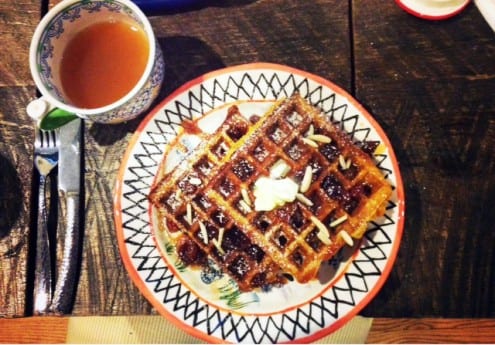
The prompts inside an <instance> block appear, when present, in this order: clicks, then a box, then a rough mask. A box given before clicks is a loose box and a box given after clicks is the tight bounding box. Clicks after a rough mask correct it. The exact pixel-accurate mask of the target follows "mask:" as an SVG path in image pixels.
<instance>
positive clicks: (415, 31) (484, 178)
mask: <svg viewBox="0 0 495 345" xmlns="http://www.w3.org/2000/svg"><path fill="white" fill-rule="evenodd" d="M474 22H477V23H480V25H476V26H473V23H474ZM353 23H354V29H353V32H354V42H355V48H354V56H355V85H356V97H357V98H358V99H359V100H360V101H361V102H362V103H363V104H364V105H365V106H366V107H367V108H368V109H369V110H370V111H371V113H372V114H373V115H374V116H375V118H376V119H377V120H378V122H379V123H380V124H381V125H382V126H383V127H384V129H385V131H386V133H387V134H388V135H389V137H390V139H391V141H392V145H393V147H394V148H395V150H396V154H397V156H398V160H399V164H400V167H401V172H402V174H403V179H404V182H405V189H406V226H405V233H404V239H403V241H402V244H401V249H400V252H399V255H398V258H397V262H396V264H395V266H394V270H393V271H392V274H391V277H390V279H389V280H388V281H387V283H386V284H385V287H384V288H383V289H382V290H381V292H380V293H379V295H378V296H377V298H375V299H374V300H373V302H372V303H371V304H370V305H369V306H368V307H367V308H366V310H365V311H364V314H365V315H373V316H384V317H385V316H395V317H401V316H402V317H422V316H429V315H430V316H432V315H434V316H441V317H493V316H495V314H494V313H495V308H494V307H495V304H494V303H495V289H494V284H493V283H494V281H495V265H494V264H495V255H494V251H493V243H494V241H495V231H494V229H495V227H494V220H495V219H494V213H493V205H494V203H495V199H494V196H495V194H494V191H495V184H494V179H493V178H492V177H491V176H494V174H495V163H494V162H495V151H494V150H493V146H494V145H495V136H494V134H495V99H494V98H493V97H492V96H491V95H490V94H489V93H487V92H486V91H485V90H487V89H488V88H493V86H494V82H495V64H493V63H491V62H489V61H488V60H486V57H487V56H491V57H494V56H495V45H494V41H493V32H492V31H491V30H490V28H489V27H488V26H487V25H486V24H485V23H483V19H482V18H481V16H480V14H479V13H478V12H477V9H476V8H475V7H474V6H469V7H468V8H467V9H466V11H464V12H463V13H461V14H460V15H459V16H457V17H455V18H452V19H451V20H448V21H444V22H430V21H424V20H420V19H418V18H416V17H413V16H411V15H409V14H407V13H405V12H404V11H402V10H401V9H399V8H398V7H397V6H396V5H395V4H394V3H393V2H387V3H386V4H385V3H383V4H380V5H379V6H376V4H373V3H372V2H355V3H354V14H353Z"/></svg>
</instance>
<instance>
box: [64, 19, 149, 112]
mask: <svg viewBox="0 0 495 345" xmlns="http://www.w3.org/2000/svg"><path fill="white" fill-rule="evenodd" d="M148 55H149V43H148V39H147V38H146V35H145V33H144V31H143V30H142V29H141V28H140V27H138V26H136V25H135V24H132V23H127V22H101V23H96V24H92V25H90V26H89V27H87V28H85V29H83V30H82V31H81V32H79V33H77V34H76V35H75V36H74V38H72V39H71V40H70V41H69V42H68V44H67V47H66V48H65V50H64V53H63V57H62V62H61V64H60V76H61V81H62V88H63V90H64V93H65V95H66V97H67V98H68V101H69V103H70V104H72V105H74V106H77V107H80V108H87V109H93V108H99V107H102V106H105V105H109V104H111V103H113V102H115V101H117V100H119V99H120V98H122V97H123V96H125V95H126V94H127V93H129V91H131V90H132V88H133V87H134V86H135V85H136V84H137V82H138V81H139V79H140V78H141V76H142V75H143V72H144V70H145V67H146V62H147V61H148Z"/></svg>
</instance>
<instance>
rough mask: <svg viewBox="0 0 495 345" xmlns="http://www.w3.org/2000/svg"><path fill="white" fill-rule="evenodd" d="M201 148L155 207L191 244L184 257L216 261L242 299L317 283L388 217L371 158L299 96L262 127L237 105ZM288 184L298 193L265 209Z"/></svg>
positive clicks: (156, 192)
mask: <svg viewBox="0 0 495 345" xmlns="http://www.w3.org/2000/svg"><path fill="white" fill-rule="evenodd" d="M203 139H204V140H203V142H202V143H201V144H200V145H199V146H198V147H197V148H196V149H195V150H194V152H192V153H191V154H190V155H189V157H188V159H187V160H186V162H185V163H184V164H181V165H179V166H178V167H177V168H175V169H174V170H173V171H172V172H170V173H168V174H165V175H164V176H163V177H162V178H161V179H158V180H157V183H156V184H155V185H154V186H153V188H152V191H151V193H150V200H151V202H152V204H153V205H154V206H155V207H156V209H157V211H158V213H159V218H161V219H162V220H163V221H162V222H161V224H164V225H163V226H164V227H165V228H166V229H167V230H168V231H169V232H174V231H176V232H177V233H179V234H181V237H184V235H185V236H187V239H188V240H189V242H188V243H189V245H188V246H183V247H182V248H183V249H184V248H187V249H190V248H191V247H197V248H198V252H199V253H201V254H199V255H197V257H198V258H203V257H204V256H203V254H205V255H206V256H209V257H211V258H212V259H214V260H215V261H216V262H217V264H218V265H219V266H220V267H221V268H222V269H223V270H224V272H226V273H227V274H229V275H230V276H231V277H232V278H234V279H235V280H236V281H237V283H238V284H239V287H240V289H241V290H251V289H253V288H256V287H259V286H263V285H267V284H268V285H271V284H277V283H284V282H285V281H286V280H285V277H286V275H287V274H288V275H290V276H292V277H294V278H295V280H297V281H298V282H300V283H305V282H308V281H310V280H312V279H314V278H315V277H317V274H318V271H319V268H320V266H321V264H322V262H323V261H325V260H328V259H330V258H331V257H333V256H334V255H335V254H336V253H337V252H338V251H339V250H340V248H342V247H343V246H345V245H351V246H352V245H353V244H354V239H360V238H362V236H363V234H364V232H365V231H366V228H367V224H368V222H369V221H371V220H373V219H374V218H376V217H378V216H381V215H383V214H384V212H385V207H386V204H387V201H388V199H389V197H390V195H391V193H392V188H391V186H390V184H389V183H388V182H387V181H386V180H385V178H384V176H383V175H382V173H381V172H380V170H379V169H378V168H377V167H376V166H375V164H374V162H373V160H372V159H371V157H370V156H369V155H368V154H367V153H365V152H364V151H363V150H362V149H361V148H360V147H359V146H357V145H356V144H354V143H353V142H352V141H351V139H350V138H349V137H348V135H347V134H346V133H344V132H342V131H341V130H340V129H338V128H337V127H336V126H335V125H333V124H332V123H330V122H329V121H328V120H327V119H326V118H325V117H324V115H322V114H321V112H320V111H319V110H318V109H317V108H315V107H313V106H311V105H310V104H308V103H307V102H306V101H305V100H304V99H303V98H302V97H301V96H300V95H299V94H294V95H293V96H291V97H290V98H287V99H285V100H282V101H279V102H277V103H276V104H275V105H274V106H273V107H272V108H271V110H270V111H269V112H267V114H265V115H263V116H261V117H259V118H257V119H256V121H250V120H248V119H247V118H246V117H245V116H243V115H242V114H240V112H239V110H238V108H237V107H236V106H232V107H231V108H230V109H229V111H228V115H227V118H226V120H225V122H224V123H223V124H222V125H221V126H220V127H219V128H218V130H217V131H216V132H215V133H213V134H211V135H209V136H205V137H204V138H203ZM262 179H264V181H265V182H266V183H268V185H267V184H266V183H265V185H264V186H263V187H260V185H259V182H260V180H262ZM281 180H283V181H284V182H285V181H290V182H291V184H290V188H287V189H291V190H292V192H293V193H292V194H291V195H283V196H282V198H283V199H284V200H283V201H280V200H279V199H276V198H275V199H276V200H277V202H276V203H275V205H272V206H273V207H271V206H270V202H268V206H267V203H266V200H265V201H264V202H263V200H262V199H263V198H264V195H271V194H273V193H274V191H273V190H276V189H277V187H276V183H278V182H280V181H281ZM270 183H273V188H271V185H270ZM294 185H295V191H294V188H293V187H294ZM272 189H273V190H272ZM278 189H280V188H278ZM282 189H283V191H282V194H286V191H285V189H286V188H285V187H282ZM270 200H273V198H271V199H270V198H268V201H270ZM193 244H194V245H193ZM177 248H178V249H177V250H178V254H179V257H181V253H180V251H181V249H180V246H178V247H177ZM184 251H185V252H189V253H190V252H194V255H193V256H194V257H196V251H195V250H188V251H187V250H185V249H184ZM182 256H184V257H187V255H182ZM190 256H191V255H190ZM186 261H187V259H186Z"/></svg>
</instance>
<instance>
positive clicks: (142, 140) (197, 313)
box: [114, 63, 405, 343]
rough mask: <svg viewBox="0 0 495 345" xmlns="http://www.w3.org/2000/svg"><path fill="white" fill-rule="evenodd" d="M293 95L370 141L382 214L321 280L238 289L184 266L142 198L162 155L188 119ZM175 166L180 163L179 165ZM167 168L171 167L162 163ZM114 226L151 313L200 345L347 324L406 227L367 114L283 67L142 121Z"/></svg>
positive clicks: (221, 73) (379, 281) (197, 83)
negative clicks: (387, 187) (383, 181)
mask: <svg viewBox="0 0 495 345" xmlns="http://www.w3.org/2000/svg"><path fill="white" fill-rule="evenodd" d="M296 91H297V92H299V93H300V94H301V95H302V96H303V97H304V98H306V99H307V100H308V101H309V102H310V103H312V104H313V105H315V106H317V107H319V108H320V109H322V111H323V112H324V113H325V114H327V115H328V117H329V118H330V119H332V121H335V122H338V123H339V124H340V126H341V128H343V129H344V130H345V131H347V132H348V133H349V134H350V135H351V137H352V138H353V139H354V140H356V141H364V140H373V141H375V140H376V141H379V142H380V143H381V145H380V146H379V149H378V150H377V151H376V152H375V161H376V164H377V166H378V167H379V168H380V169H381V170H382V171H383V173H384V175H385V176H386V178H387V179H388V180H389V182H390V183H391V184H392V186H393V189H394V191H393V194H392V197H391V198H390V200H389V201H388V206H387V211H386V214H385V216H384V217H381V218H380V219H376V220H375V221H373V222H371V223H370V224H369V227H368V231H367V232H366V235H365V236H364V238H363V239H362V240H361V241H360V242H359V243H356V245H355V246H354V247H348V248H346V249H345V250H343V251H341V252H340V253H339V255H337V256H336V257H335V258H334V259H332V260H331V261H330V262H328V263H326V264H325V266H324V267H323V268H322V271H321V275H320V279H318V280H315V281H312V282H310V283H307V284H298V283H297V282H291V283H289V284H286V285H284V286H282V287H280V288H278V287H277V288H272V289H269V290H266V291H265V290H261V291H251V292H241V291H239V290H238V288H237V287H236V286H235V284H233V283H232V281H231V280H229V279H228V277H226V276H223V277H219V276H218V275H221V272H215V271H214V270H209V271H207V272H205V271H204V270H199V269H189V268H187V267H184V266H183V265H181V263H180V260H178V259H177V257H176V255H175V251H174V250H171V246H170V243H169V242H168V240H167V237H166V235H164V234H163V232H161V231H159V230H158V227H157V226H156V219H155V212H154V210H153V208H152V207H151V205H150V203H149V202H148V200H147V195H148V194H149V191H150V188H151V186H152V184H153V183H154V181H155V176H156V175H157V173H158V172H159V170H160V169H161V168H162V167H161V165H162V161H163V158H164V155H165V154H167V157H172V158H167V160H169V161H171V162H172V163H171V164H172V165H173V164H175V163H174V160H176V161H180V160H181V159H182V158H181V157H180V156H179V155H177V156H175V155H173V154H172V155H171V154H170V152H171V151H170V147H169V146H170V145H169V144H170V143H172V142H173V141H174V139H175V137H176V135H177V133H179V131H180V124H181V123H182V121H183V120H185V119H189V120H191V119H196V118H201V120H200V121H201V122H204V123H205V124H206V125H207V124H208V123H210V122H214V121H218V119H219V118H221V117H222V116H221V114H222V113H223V112H225V111H226V109H227V108H228V105H230V104H234V103H235V104H236V105H238V106H239V107H242V108H244V109H246V112H248V113H258V114H261V113H262V112H263V109H265V108H267V107H269V106H270V105H271V104H273V102H275V101H276V100H277V99H280V98H285V97H288V96H290V95H291V94H293V93H294V92H296ZM176 163H177V162H176ZM167 164H168V163H167ZM114 207H115V224H116V228H117V238H118V243H119V248H120V251H121V256H122V259H123V262H124V265H125V267H126V269H127V271H128V272H129V275H130V276H131V278H132V280H133V282H134V283H135V284H136V286H137V287H138V288H139V290H140V291H141V292H142V293H143V295H144V296H145V297H146V298H147V299H148V300H149V301H150V303H151V304H152V305H153V306H154V307H155V308H156V310H157V311H158V312H159V313H160V314H162V315H163V316H164V317H166V318H167V319H169V320H170V321H171V322H173V323H174V324H176V325H178V326H179V327H181V328H182V329H184V330H185V331H186V332H188V333H190V334H192V335H194V336H197V337H199V338H201V339H203V340H205V341H207V342H215V343H218V342H233V343H237V342H246V343H267V342H268V343H279V342H297V343H300V342H310V341H315V340H317V339H319V338H321V337H323V336H325V335H328V334H330V333H332V332H334V331H335V330H337V329H338V328H340V327H341V326H343V325H344V324H345V323H346V322H347V321H349V320H350V319H351V318H352V317H353V316H355V315H356V314H357V313H358V312H359V311H360V310H361V309H362V308H364V306H366V305H367V303H369V302H370V301H371V299H372V298H373V297H374V296H375V295H376V294H377V292H378V291H379V290H380V288H381V286H382V285H383V284H384V282H385V280H386V279H387V277H388V275H389V273H390V271H391V269H392V267H393V263H394V261H395V257H396V255H397V251H398V248H399V244H400V240H401V237H402V230H403V225H404V212H405V204H404V190H403V186H402V179H401V175H400V171H399V166H398V162H397V160H396V157H395V154H394V151H393V148H392V146H391V144H390V142H389V140H388V138H387V136H386V134H385V133H384V131H383V130H382V129H381V127H380V126H379V125H378V123H377V122H376V121H375V120H374V119H373V117H372V116H371V115H370V114H369V113H368V112H367V111H366V110H365V109H364V108H363V107H362V106H361V105H360V104H359V103H358V102H357V101H356V100H355V99H353V98H352V97H351V96H350V95H349V94H348V93H346V92H345V91H344V90H343V89H341V88H340V87H338V86H337V85H335V84H333V83H332V82H330V81H328V80H325V79H323V78H321V77H319V76H316V75H313V74H310V73H307V72H305V71H301V70H298V69H294V68H291V67H288V66H283V65H277V64H268V63H254V64H247V65H240V66H234V67H229V68H225V69H221V70H218V71H215V72H211V73H208V74H205V75H203V76H201V77H199V78H197V79H195V80H192V81H190V82H188V83H187V84H185V85H184V86H182V87H181V88H179V89H178V90H176V91H175V92H174V93H172V94H171V95H170V96H169V97H167V98H166V99H165V100H164V101H163V102H162V103H160V104H159V105H158V106H157V107H156V108H155V109H154V110H153V111H152V112H151V113H150V114H149V115H148V116H147V117H146V118H145V119H144V120H143V121H142V123H141V124H140V126H139V127H138V129H137V130H136V132H135V134H134V135H133V137H132V138H131V140H130V143H129V146H128V148H127V151H126V153H125V156H124V158H123V160H122V165H121V168H120V171H119V175H118V178H117V185H116V191H115V202H114Z"/></svg>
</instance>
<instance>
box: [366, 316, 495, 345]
mask: <svg viewBox="0 0 495 345" xmlns="http://www.w3.org/2000/svg"><path fill="white" fill-rule="evenodd" d="M366 342H367V343H369V344H373V343H381V344H426V343H427V344H446V343H456V344H469V343H471V344H476V343H478V344H479V343H485V344H486V343H488V344H489V343H493V342H495V320H494V319H476V320H475V319H434V318H426V319H392V318H383V319H382V318H375V319H373V325H372V327H371V330H370V332H369V334H368V339H367V340H366Z"/></svg>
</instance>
